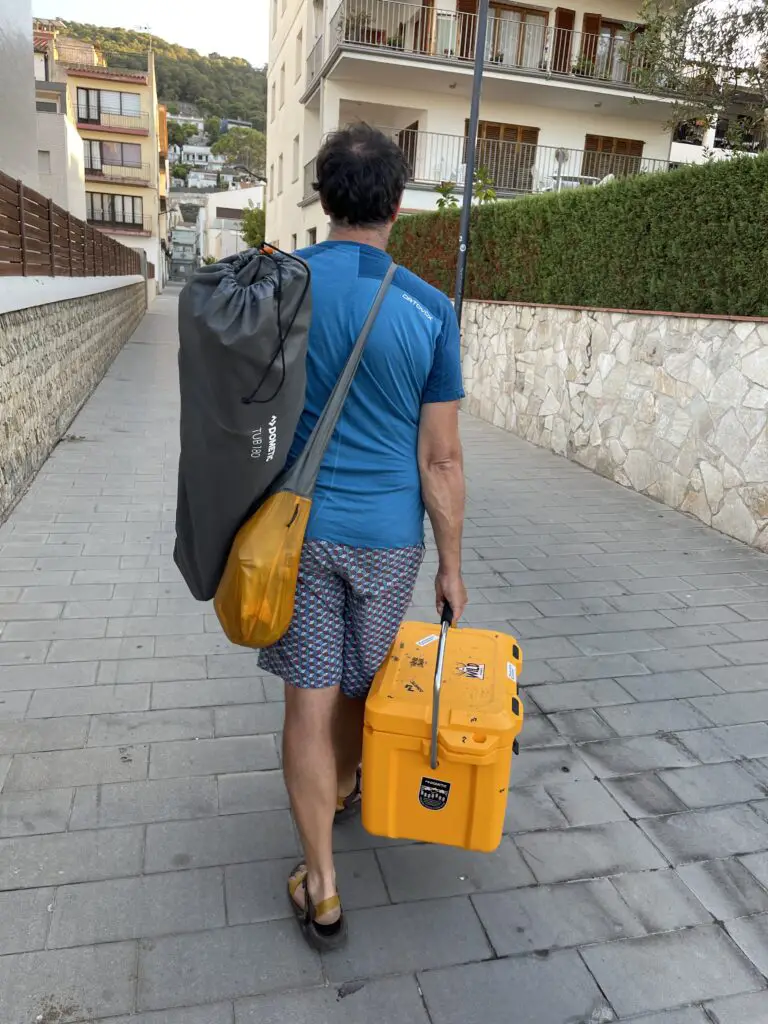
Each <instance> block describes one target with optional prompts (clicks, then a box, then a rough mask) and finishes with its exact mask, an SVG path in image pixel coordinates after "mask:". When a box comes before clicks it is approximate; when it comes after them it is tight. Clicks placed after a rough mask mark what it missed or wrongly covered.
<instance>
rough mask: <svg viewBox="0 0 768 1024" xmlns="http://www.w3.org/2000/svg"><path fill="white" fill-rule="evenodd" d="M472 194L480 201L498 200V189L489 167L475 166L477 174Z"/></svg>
mask: <svg viewBox="0 0 768 1024" xmlns="http://www.w3.org/2000/svg"><path fill="white" fill-rule="evenodd" d="M472 195H473V196H474V198H475V199H476V200H477V201H478V203H495V202H496V189H495V188H494V182H493V178H492V177H491V172H490V171H489V170H488V168H487V167H477V168H475V176H474V178H473V180H472Z"/></svg>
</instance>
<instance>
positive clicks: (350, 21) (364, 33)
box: [344, 11, 371, 43]
mask: <svg viewBox="0 0 768 1024" xmlns="http://www.w3.org/2000/svg"><path fill="white" fill-rule="evenodd" d="M370 24H371V15H370V13H369V12H368V11H350V12H349V14H348V15H347V17H346V18H345V20H344V39H345V40H346V41H347V42H349V43H367V42H368V35H369V33H368V29H369V28H370Z"/></svg>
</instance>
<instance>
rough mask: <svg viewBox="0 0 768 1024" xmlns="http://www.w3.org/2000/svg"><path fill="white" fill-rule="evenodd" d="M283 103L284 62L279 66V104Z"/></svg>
mask: <svg viewBox="0 0 768 1024" xmlns="http://www.w3.org/2000/svg"><path fill="white" fill-rule="evenodd" d="M284 103H285V64H283V65H281V67H280V106H281V107H282V105H283V104H284Z"/></svg>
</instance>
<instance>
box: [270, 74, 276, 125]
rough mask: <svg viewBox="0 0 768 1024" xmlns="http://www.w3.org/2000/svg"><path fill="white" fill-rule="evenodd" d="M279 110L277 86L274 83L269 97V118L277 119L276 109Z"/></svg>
mask: <svg viewBox="0 0 768 1024" xmlns="http://www.w3.org/2000/svg"><path fill="white" fill-rule="evenodd" d="M276 110H277V86H276V85H275V83H274V82H273V83H272V90H271V93H270V97H269V120H270V121H274V120H275V111H276Z"/></svg>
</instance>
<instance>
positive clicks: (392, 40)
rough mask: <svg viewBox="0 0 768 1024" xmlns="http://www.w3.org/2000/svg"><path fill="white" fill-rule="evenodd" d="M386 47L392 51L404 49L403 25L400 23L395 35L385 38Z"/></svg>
mask: <svg viewBox="0 0 768 1024" xmlns="http://www.w3.org/2000/svg"><path fill="white" fill-rule="evenodd" d="M387 46H389V47H390V48H391V49H392V50H404V49H405V25H403V23H402V21H401V22H400V24H399V25H398V26H397V34H396V35H394V36H389V37H388V38H387Z"/></svg>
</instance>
